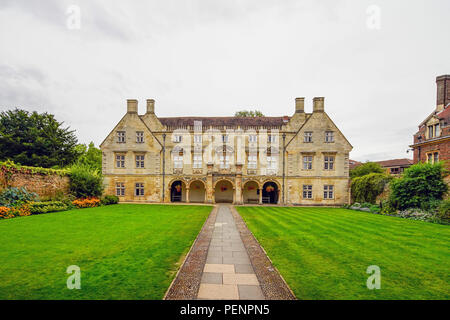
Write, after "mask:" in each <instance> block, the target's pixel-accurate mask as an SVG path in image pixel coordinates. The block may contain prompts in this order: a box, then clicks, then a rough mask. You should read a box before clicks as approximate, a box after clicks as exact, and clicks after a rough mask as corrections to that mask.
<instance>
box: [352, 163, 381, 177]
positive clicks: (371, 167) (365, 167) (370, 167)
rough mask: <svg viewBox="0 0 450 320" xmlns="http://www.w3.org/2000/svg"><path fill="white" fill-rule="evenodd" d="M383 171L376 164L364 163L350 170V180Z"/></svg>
mask: <svg viewBox="0 0 450 320" xmlns="http://www.w3.org/2000/svg"><path fill="white" fill-rule="evenodd" d="M384 172H385V170H384V169H383V168H382V167H381V166H380V164H378V163H376V162H366V163H363V164H361V165H359V166H357V167H356V168H354V169H352V170H350V178H351V179H354V178H356V177H362V176H365V175H366V174H369V173H384Z"/></svg>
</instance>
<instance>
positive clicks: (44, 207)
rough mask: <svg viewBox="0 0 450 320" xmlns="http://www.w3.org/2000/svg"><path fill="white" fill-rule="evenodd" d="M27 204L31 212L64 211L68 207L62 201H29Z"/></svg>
mask: <svg viewBox="0 0 450 320" xmlns="http://www.w3.org/2000/svg"><path fill="white" fill-rule="evenodd" d="M29 206H30V211H31V214H41V213H49V212H57V211H65V210H67V209H68V206H67V205H66V204H65V203H64V202H62V201H46V202H31V203H30V204H29Z"/></svg>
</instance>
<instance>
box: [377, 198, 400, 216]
mask: <svg viewBox="0 0 450 320" xmlns="http://www.w3.org/2000/svg"><path fill="white" fill-rule="evenodd" d="M380 213H381V214H388V215H395V214H397V210H396V209H395V207H394V206H393V205H392V203H391V202H390V201H389V200H384V201H382V202H381V210H380Z"/></svg>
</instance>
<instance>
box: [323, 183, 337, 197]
mask: <svg viewBox="0 0 450 320" xmlns="http://www.w3.org/2000/svg"><path fill="white" fill-rule="evenodd" d="M323 198H324V200H334V185H332V184H325V185H324V186H323Z"/></svg>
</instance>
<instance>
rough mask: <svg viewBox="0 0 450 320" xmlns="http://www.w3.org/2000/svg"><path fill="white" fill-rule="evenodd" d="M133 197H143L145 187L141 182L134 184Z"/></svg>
mask: <svg viewBox="0 0 450 320" xmlns="http://www.w3.org/2000/svg"><path fill="white" fill-rule="evenodd" d="M134 195H135V196H136V197H143V196H145V187H144V183H143V182H136V183H135V184H134Z"/></svg>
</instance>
